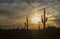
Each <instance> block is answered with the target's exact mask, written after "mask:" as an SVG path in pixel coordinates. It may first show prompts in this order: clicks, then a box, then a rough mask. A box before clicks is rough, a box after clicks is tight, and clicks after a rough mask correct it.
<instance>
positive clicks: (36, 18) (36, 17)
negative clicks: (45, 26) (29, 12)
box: [32, 16, 40, 23]
mask: <svg viewBox="0 0 60 39" xmlns="http://www.w3.org/2000/svg"><path fill="white" fill-rule="evenodd" d="M32 21H33V22H34V23H38V22H39V21H40V18H39V17H38V16H34V17H33V18H32Z"/></svg>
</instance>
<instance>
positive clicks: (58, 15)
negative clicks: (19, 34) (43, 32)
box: [0, 0, 60, 29]
mask: <svg viewBox="0 0 60 39" xmlns="http://www.w3.org/2000/svg"><path fill="white" fill-rule="evenodd" d="M27 1H28V0H26V1H24V0H0V25H1V26H0V27H1V28H4V29H12V28H17V27H19V28H23V27H24V22H26V21H25V20H26V17H27V16H28V17H29V23H30V24H29V25H31V27H32V28H36V27H34V26H33V25H34V23H33V21H31V20H32V19H33V17H34V16H39V17H41V16H42V15H43V13H44V12H43V8H46V16H47V17H48V21H47V23H46V25H47V26H48V25H49V26H55V27H60V0H33V1H34V2H30V3H28V2H27ZM30 1H32V0H30ZM40 19H41V18H40ZM40 22H41V21H40ZM2 25H3V26H2ZM41 25H42V24H41Z"/></svg>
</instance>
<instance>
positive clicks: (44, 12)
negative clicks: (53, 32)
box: [44, 8, 46, 30]
mask: <svg viewBox="0 0 60 39" xmlns="http://www.w3.org/2000/svg"><path fill="white" fill-rule="evenodd" d="M45 14H46V13H45V8H44V30H45V24H46V22H45V18H46V16H45Z"/></svg>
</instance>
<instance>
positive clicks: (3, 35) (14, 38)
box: [0, 27, 60, 39]
mask: <svg viewBox="0 0 60 39" xmlns="http://www.w3.org/2000/svg"><path fill="white" fill-rule="evenodd" d="M0 39H60V28H55V27H48V28H46V29H45V30H42V29H40V30H25V29H21V30H20V29H18V28H17V29H8V30H6V29H0Z"/></svg>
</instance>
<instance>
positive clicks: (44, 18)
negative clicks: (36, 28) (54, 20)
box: [41, 8, 48, 30]
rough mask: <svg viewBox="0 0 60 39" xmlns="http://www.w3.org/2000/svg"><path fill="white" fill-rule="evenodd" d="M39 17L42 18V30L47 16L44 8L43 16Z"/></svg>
mask: <svg viewBox="0 0 60 39" xmlns="http://www.w3.org/2000/svg"><path fill="white" fill-rule="evenodd" d="M41 19H42V23H43V28H44V30H45V27H46V22H47V20H48V18H47V17H46V12H45V8H44V15H43V17H41Z"/></svg>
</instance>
